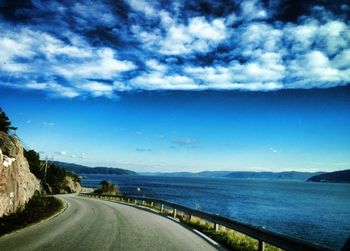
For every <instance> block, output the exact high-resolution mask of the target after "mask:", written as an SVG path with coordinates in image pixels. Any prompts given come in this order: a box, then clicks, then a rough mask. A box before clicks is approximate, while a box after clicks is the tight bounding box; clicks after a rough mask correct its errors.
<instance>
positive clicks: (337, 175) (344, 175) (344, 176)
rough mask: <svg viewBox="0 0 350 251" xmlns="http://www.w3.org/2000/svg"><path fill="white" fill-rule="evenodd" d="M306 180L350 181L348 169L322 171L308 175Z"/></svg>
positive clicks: (349, 170)
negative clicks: (318, 173) (314, 174)
mask: <svg viewBox="0 0 350 251" xmlns="http://www.w3.org/2000/svg"><path fill="white" fill-rule="evenodd" d="M307 181H311V182H333V183H350V169H348V170H343V171H336V172H331V173H323V174H320V175H316V176H313V177H310V178H309V179H308V180H307Z"/></svg>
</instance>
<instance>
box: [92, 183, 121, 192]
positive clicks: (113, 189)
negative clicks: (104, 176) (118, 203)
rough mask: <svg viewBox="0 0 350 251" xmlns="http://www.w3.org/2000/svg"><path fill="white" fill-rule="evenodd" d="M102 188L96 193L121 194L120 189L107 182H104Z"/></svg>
mask: <svg viewBox="0 0 350 251" xmlns="http://www.w3.org/2000/svg"><path fill="white" fill-rule="evenodd" d="M100 186H101V187H100V188H99V189H97V190H96V191H95V192H96V193H103V194H119V188H118V187H117V186H116V185H114V184H112V183H110V182H108V181H106V180H102V181H101V182H100Z"/></svg>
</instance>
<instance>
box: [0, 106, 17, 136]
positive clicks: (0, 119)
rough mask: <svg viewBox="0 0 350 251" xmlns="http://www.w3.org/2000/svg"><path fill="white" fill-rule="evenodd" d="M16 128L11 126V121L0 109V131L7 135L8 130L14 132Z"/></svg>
mask: <svg viewBox="0 0 350 251" xmlns="http://www.w3.org/2000/svg"><path fill="white" fill-rule="evenodd" d="M16 129H17V128H16V127H13V126H11V121H10V119H9V117H7V115H6V113H5V112H4V111H3V110H2V109H1V107H0V131H2V132H5V133H8V132H9V131H10V130H16Z"/></svg>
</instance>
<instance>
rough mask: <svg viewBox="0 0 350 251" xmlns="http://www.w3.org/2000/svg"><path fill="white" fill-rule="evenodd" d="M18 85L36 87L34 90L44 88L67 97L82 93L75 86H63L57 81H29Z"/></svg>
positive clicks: (29, 87)
mask: <svg viewBox="0 0 350 251" xmlns="http://www.w3.org/2000/svg"><path fill="white" fill-rule="evenodd" d="M17 87H18V88H28V89H34V90H42V91H43V90H47V91H50V92H51V93H53V94H57V95H59V96H62V97H67V98H75V97H77V96H79V95H80V93H79V92H78V91H77V90H76V89H75V88H72V87H68V86H63V85H60V84H57V83H55V82H49V83H37V82H29V83H26V84H24V85H23V86H17Z"/></svg>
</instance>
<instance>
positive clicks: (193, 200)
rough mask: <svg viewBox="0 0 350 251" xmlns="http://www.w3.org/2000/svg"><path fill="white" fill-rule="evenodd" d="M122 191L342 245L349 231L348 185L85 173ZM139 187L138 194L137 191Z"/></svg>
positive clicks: (93, 182)
mask: <svg viewBox="0 0 350 251" xmlns="http://www.w3.org/2000/svg"><path fill="white" fill-rule="evenodd" d="M87 177H88V178H87V179H84V180H82V183H83V185H85V186H97V185H98V184H99V182H100V181H101V180H103V179H106V180H109V181H111V182H113V183H114V184H118V186H119V188H120V190H121V192H122V193H124V194H127V195H138V196H143V195H144V196H147V197H153V198H158V199H164V200H167V201H171V202H175V203H178V204H182V205H185V206H188V207H192V208H196V209H199V210H202V211H206V212H211V213H216V214H219V215H223V216H228V217H230V218H233V219H236V220H240V221H243V222H247V223H250V224H253V225H256V226H263V227H265V228H266V229H269V230H272V231H276V232H280V233H285V234H288V235H291V236H294V237H298V238H302V239H305V240H308V241H313V242H316V243H319V244H323V245H326V246H329V247H331V248H333V249H340V248H341V247H342V245H343V244H344V242H345V241H346V239H347V238H348V237H349V235H350V185H349V184H330V183H329V184H323V183H306V182H296V181H270V180H269V181H268V180H263V181H262V180H237V179H223V178H180V177H149V176H112V175H88V176H87ZM137 187H140V188H141V192H137Z"/></svg>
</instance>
